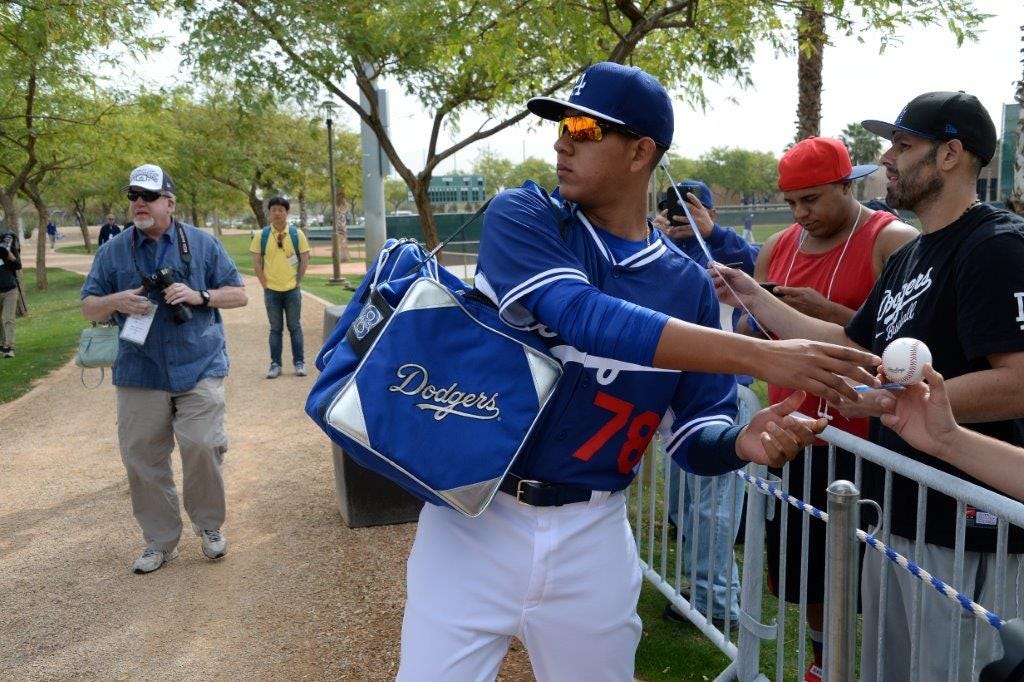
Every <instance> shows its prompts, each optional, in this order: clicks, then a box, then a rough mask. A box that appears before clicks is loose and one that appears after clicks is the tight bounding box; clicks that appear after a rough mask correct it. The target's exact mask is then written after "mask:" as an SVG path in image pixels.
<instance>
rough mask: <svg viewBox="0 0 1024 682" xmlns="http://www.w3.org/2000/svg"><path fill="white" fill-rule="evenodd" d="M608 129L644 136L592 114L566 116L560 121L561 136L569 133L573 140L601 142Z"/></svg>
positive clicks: (559, 132)
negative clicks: (594, 116)
mask: <svg viewBox="0 0 1024 682" xmlns="http://www.w3.org/2000/svg"><path fill="white" fill-rule="evenodd" d="M607 131H614V132H617V133H622V134H623V135H629V136H630V137H637V138H639V137H643V136H642V135H640V134H638V133H636V132H634V131H632V130H630V129H629V128H626V127H625V126H617V125H614V124H611V123H606V122H604V121H598V120H597V119H596V118H593V117H591V116H566V117H565V118H563V119H562V120H561V121H559V122H558V136H559V137H561V136H562V135H565V134H566V133H568V134H569V139H570V140H572V141H573V142H600V141H601V140H602V139H604V134H605V132H607Z"/></svg>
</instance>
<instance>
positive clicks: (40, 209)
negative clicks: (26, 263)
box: [22, 182, 50, 291]
mask: <svg viewBox="0 0 1024 682" xmlns="http://www.w3.org/2000/svg"><path fill="white" fill-rule="evenodd" d="M22 191H23V192H24V193H25V194H27V195H28V197H29V199H31V200H32V205H33V206H35V209H36V215H37V216H38V220H37V225H38V227H37V228H36V229H37V230H38V235H39V236H38V238H37V239H36V289H38V290H39V291H46V289H47V288H48V286H49V283H48V282H47V281H46V242H47V241H48V240H47V238H46V223H47V222H49V221H48V220H47V218H48V216H49V215H50V211H49V209H48V208H47V207H46V202H45V201H43V195H42V194H40V192H39V187H38V186H37V185H35V184H33V183H28V182H26V183H25V186H24V187H23V188H22Z"/></svg>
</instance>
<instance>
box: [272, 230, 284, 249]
mask: <svg viewBox="0 0 1024 682" xmlns="http://www.w3.org/2000/svg"><path fill="white" fill-rule="evenodd" d="M274 236H275V237H277V248H279V249H283V248H284V233H283V232H278V233H277V234H276V235H274Z"/></svg>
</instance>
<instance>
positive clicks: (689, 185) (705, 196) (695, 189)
mask: <svg viewBox="0 0 1024 682" xmlns="http://www.w3.org/2000/svg"><path fill="white" fill-rule="evenodd" d="M676 189H678V190H679V195H680V196H682V197H683V199H686V193H687V192H690V193H691V194H693V196H695V197H697V201H699V202H700V203H701V204H702V205H703V206H704V208H714V207H715V198H714V197H713V196H712V195H711V189H710V188H709V187H708V186H707V185H705V184H704V183H703V182H701V181H700V180H683V181H682V182H677V183H676ZM675 198H676V193H675V191H674V190H673V189H672V188H671V187H669V188H668V189H667V190H665V196H664V197H663V198H662V200H661V201H659V202H658V210H659V211H663V210H665V209H666V208H668V206H669V204H670V203H672V201H673V200H674V199H675Z"/></svg>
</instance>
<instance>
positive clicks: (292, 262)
mask: <svg viewBox="0 0 1024 682" xmlns="http://www.w3.org/2000/svg"><path fill="white" fill-rule="evenodd" d="M298 262H299V257H298V256H295V255H293V256H292V257H291V258H289V259H288V264H289V265H295V264H296V263H298Z"/></svg>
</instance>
